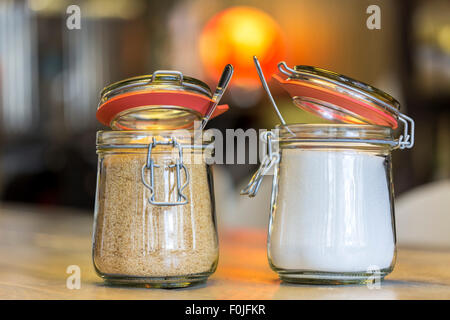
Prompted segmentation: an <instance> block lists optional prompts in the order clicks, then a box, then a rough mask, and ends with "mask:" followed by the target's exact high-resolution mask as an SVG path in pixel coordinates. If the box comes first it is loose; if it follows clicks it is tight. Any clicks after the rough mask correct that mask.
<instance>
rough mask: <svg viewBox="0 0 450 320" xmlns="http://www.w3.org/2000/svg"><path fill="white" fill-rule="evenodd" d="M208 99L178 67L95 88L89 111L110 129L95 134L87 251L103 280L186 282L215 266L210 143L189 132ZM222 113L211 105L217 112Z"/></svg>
mask: <svg viewBox="0 0 450 320" xmlns="http://www.w3.org/2000/svg"><path fill="white" fill-rule="evenodd" d="M211 97H212V94H211V91H210V90H209V88H208V86H207V85H206V84H204V83H202V82H201V81H199V80H196V79H193V78H189V77H185V76H183V75H182V74H181V73H180V72H178V71H157V72H155V73H153V75H150V76H141V77H136V78H132V79H127V80H123V81H121V82H118V83H115V84H113V85H111V86H109V87H107V88H105V89H104V90H103V92H102V98H101V101H100V105H99V108H98V110H97V118H98V119H99V121H100V122H101V123H103V124H105V125H109V126H110V127H111V128H112V129H113V130H110V131H99V132H98V133H97V153H98V176H97V194H96V205H95V218H94V233H93V250H92V254H93V263H94V267H95V270H96V272H97V274H98V275H100V276H101V277H102V278H103V279H105V280H106V281H108V282H112V283H124V284H137V285H145V286H147V287H157V288H170V287H186V286H190V285H193V284H196V283H200V282H203V281H205V280H206V279H207V278H208V277H209V276H210V275H211V274H212V273H213V272H214V271H215V270H216V267H217V262H218V254H219V251H218V238H217V228H216V218H215V209H214V190H213V180H212V174H211V167H210V165H209V164H208V163H207V160H208V155H210V154H211V153H212V152H214V145H213V144H212V143H211V142H210V141H206V142H204V141H202V140H199V139H200V138H201V135H199V134H198V133H199V132H201V131H198V130H194V121H200V120H201V119H202V117H203V116H204V115H205V113H206V112H208V109H209V107H210V105H211V104H212V101H211ZM226 108H227V107H226V106H225V109H226ZM223 111H224V106H218V113H217V114H219V113H221V112H223ZM217 114H216V115H217ZM199 141H201V142H199Z"/></svg>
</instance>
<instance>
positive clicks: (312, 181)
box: [269, 149, 395, 272]
mask: <svg viewBox="0 0 450 320" xmlns="http://www.w3.org/2000/svg"><path fill="white" fill-rule="evenodd" d="M386 161H387V160H386V158H385V157H382V156H376V155H371V154H368V153H363V152H357V151H339V150H338V151H321V150H298V149H284V150H283V151H282V160H281V164H280V176H279V183H278V188H279V194H278V199H277V209H276V212H275V215H274V217H272V224H271V239H270V242H269V255H270V259H271V262H272V264H273V265H274V266H275V267H277V268H282V269H291V270H292V269H296V270H314V271H328V272H366V271H367V269H368V268H369V267H371V266H377V267H378V268H379V269H381V270H382V269H384V268H388V267H389V266H390V265H391V262H392V260H393V257H394V254H395V240H394V238H395V237H394V231H393V224H392V218H391V205H390V191H389V190H390V188H388V183H389V180H388V178H387V173H386V169H385V166H386Z"/></svg>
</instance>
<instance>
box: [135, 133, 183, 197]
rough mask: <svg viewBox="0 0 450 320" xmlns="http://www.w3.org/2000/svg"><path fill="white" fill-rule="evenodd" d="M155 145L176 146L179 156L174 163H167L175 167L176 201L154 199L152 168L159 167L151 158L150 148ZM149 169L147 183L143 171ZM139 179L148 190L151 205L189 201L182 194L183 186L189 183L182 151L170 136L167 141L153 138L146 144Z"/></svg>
mask: <svg viewBox="0 0 450 320" xmlns="http://www.w3.org/2000/svg"><path fill="white" fill-rule="evenodd" d="M157 145H171V146H172V147H174V148H178V154H179V157H178V158H177V160H176V161H175V164H172V165H169V166H168V167H169V168H176V183H177V201H175V202H165V201H156V200H155V174H154V168H160V166H159V165H157V164H155V162H154V160H153V158H152V149H153V148H154V147H155V146H157ZM146 170H149V171H150V183H148V182H147V181H146V179H145V171H146ZM181 170H182V171H183V173H184V180H185V183H184V184H183V185H181ZM141 180H142V183H143V184H144V186H145V187H146V188H148V189H149V190H150V196H149V197H148V201H149V203H150V204H152V205H156V206H178V205H184V204H187V203H188V202H189V201H188V199H187V196H186V195H185V194H183V190H184V188H186V186H187V185H188V184H189V181H190V179H189V173H188V170H187V168H186V166H185V165H184V164H183V152H182V147H181V145H180V144H179V143H178V142H177V141H176V140H175V139H174V138H171V139H170V140H169V141H156V139H155V138H153V140H152V142H151V143H150V144H149V145H148V152H147V161H146V163H145V164H144V165H143V167H142V170H141Z"/></svg>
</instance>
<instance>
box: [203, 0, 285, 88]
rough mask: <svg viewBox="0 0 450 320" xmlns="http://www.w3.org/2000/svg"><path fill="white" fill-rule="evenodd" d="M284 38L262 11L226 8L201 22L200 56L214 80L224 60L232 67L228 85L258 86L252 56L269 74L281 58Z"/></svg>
mask: <svg viewBox="0 0 450 320" xmlns="http://www.w3.org/2000/svg"><path fill="white" fill-rule="evenodd" d="M284 51H285V43H284V37H283V35H282V32H281V29H280V27H279V26H278V24H277V23H276V22H275V21H274V19H273V18H272V17H270V16H269V15H268V14H266V13H265V12H263V11H261V10H259V9H255V8H251V7H232V8H228V9H226V10H224V11H222V12H220V13H218V14H217V15H215V16H214V17H212V18H211V19H210V20H209V21H208V23H207V24H206V25H205V27H204V29H203V31H202V34H201V36H200V55H201V59H202V62H203V64H204V66H205V69H206V72H207V74H208V75H209V76H210V77H211V78H213V79H217V78H218V77H220V74H221V72H222V70H223V68H224V66H225V65H226V64H227V63H231V64H232V65H233V66H234V68H235V73H234V77H233V81H232V84H233V85H234V86H239V87H255V86H258V85H259V80H258V75H257V73H256V70H255V66H254V64H253V60H252V57H253V56H254V55H256V56H257V57H258V59H259V61H260V63H261V67H262V68H263V71H264V73H265V75H266V77H269V76H270V75H271V74H272V73H273V72H275V70H276V66H277V63H278V62H279V61H280V60H283V56H284Z"/></svg>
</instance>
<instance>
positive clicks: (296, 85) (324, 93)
mask: <svg viewBox="0 0 450 320" xmlns="http://www.w3.org/2000/svg"><path fill="white" fill-rule="evenodd" d="M272 77H273V78H274V79H275V80H276V81H277V82H278V83H279V84H280V85H281V86H282V87H283V88H284V89H285V90H286V91H287V92H288V93H289V95H290V96H291V97H296V96H300V97H302V96H303V97H311V98H314V99H317V100H322V101H325V102H328V103H331V104H334V105H336V106H339V107H340V108H342V109H345V110H348V111H350V112H352V113H354V114H358V115H361V116H362V117H363V118H365V119H367V120H368V121H369V122H370V124H375V125H380V126H385V127H386V126H387V127H391V128H393V129H396V128H397V126H398V122H397V119H395V118H394V117H393V116H392V115H391V114H390V113H388V112H384V111H383V110H380V109H379V108H377V107H375V106H372V105H370V104H368V103H364V102H363V101H360V100H358V99H354V98H352V97H350V96H348V95H346V94H343V93H339V92H336V91H333V90H330V89H327V88H323V87H319V86H316V85H313V84H310V83H307V82H304V81H296V80H295V79H290V80H287V79H283V78H281V77H280V75H278V74H274V75H272ZM308 111H310V110H308ZM310 112H313V111H310ZM336 120H341V121H342V120H343V119H342V117H340V116H339V115H336Z"/></svg>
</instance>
